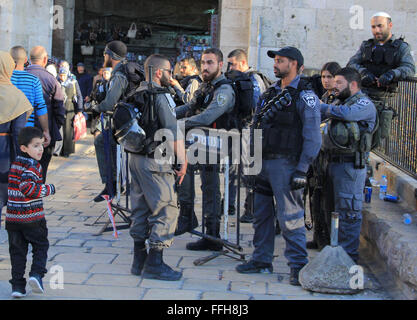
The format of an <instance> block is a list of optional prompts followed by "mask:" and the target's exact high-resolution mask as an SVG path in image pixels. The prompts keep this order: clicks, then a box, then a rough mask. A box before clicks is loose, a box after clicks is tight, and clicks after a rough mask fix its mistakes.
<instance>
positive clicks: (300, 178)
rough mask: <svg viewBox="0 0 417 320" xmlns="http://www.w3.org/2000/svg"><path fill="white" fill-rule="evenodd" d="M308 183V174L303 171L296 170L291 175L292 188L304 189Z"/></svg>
mask: <svg viewBox="0 0 417 320" xmlns="http://www.w3.org/2000/svg"><path fill="white" fill-rule="evenodd" d="M306 184H307V175H306V174H305V173H304V172H301V171H295V172H294V173H293V175H292V176H291V190H298V189H302V188H304V187H305V186H306Z"/></svg>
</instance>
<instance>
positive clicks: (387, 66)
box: [362, 38, 403, 78]
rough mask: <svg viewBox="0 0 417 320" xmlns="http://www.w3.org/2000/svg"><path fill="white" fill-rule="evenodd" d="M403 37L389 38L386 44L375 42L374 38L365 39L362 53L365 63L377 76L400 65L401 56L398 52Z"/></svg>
mask: <svg viewBox="0 0 417 320" xmlns="http://www.w3.org/2000/svg"><path fill="white" fill-rule="evenodd" d="M402 43H403V39H402V38H399V39H395V40H394V41H392V40H389V41H388V42H387V43H385V44H384V45H382V46H381V45H379V44H376V45H375V44H374V39H369V40H367V41H365V44H364V51H363V53H362V61H363V65H364V67H365V68H366V69H368V70H369V71H370V72H372V73H373V74H374V75H375V76H376V77H377V78H379V77H380V76H381V75H383V74H384V73H386V72H387V71H389V70H392V69H395V68H397V67H399V64H400V56H399V54H398V52H399V49H400V46H401V44H402Z"/></svg>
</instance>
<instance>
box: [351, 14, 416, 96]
mask: <svg viewBox="0 0 417 320" xmlns="http://www.w3.org/2000/svg"><path fill="white" fill-rule="evenodd" d="M371 26H372V34H373V35H374V38H371V39H369V40H367V41H364V42H362V44H361V46H360V48H359V50H358V52H357V53H356V54H355V55H354V56H353V57H352V58H350V60H349V62H348V64H347V67H352V68H354V69H356V70H357V71H358V72H359V73H360V74H361V76H362V86H363V90H364V92H365V93H367V95H368V96H369V97H370V98H371V99H373V100H378V101H383V100H384V98H388V97H391V96H392V95H393V93H395V91H396V88H397V82H398V81H400V80H404V79H405V78H407V77H411V76H413V75H414V74H415V72H416V67H415V63H414V59H413V57H412V55H411V48H410V46H409V44H408V43H406V42H404V40H403V39H402V38H396V37H395V36H394V35H393V34H392V32H391V29H392V20H391V16H390V15H389V14H387V13H385V12H378V13H376V14H374V15H373V16H372V18H371Z"/></svg>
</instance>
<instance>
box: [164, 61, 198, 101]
mask: <svg viewBox="0 0 417 320" xmlns="http://www.w3.org/2000/svg"><path fill="white" fill-rule="evenodd" d="M180 75H181V77H182V80H181V82H178V80H176V79H174V78H171V80H170V82H169V83H170V85H171V86H172V87H173V88H174V90H175V93H176V97H177V98H178V100H179V102H180V104H184V103H188V102H190V101H191V100H192V99H193V97H194V94H195V92H196V91H197V89H198V87H199V86H200V83H201V82H202V81H203V80H202V79H201V77H200V75H199V72H198V68H197V65H196V63H195V60H194V59H193V58H184V59H182V60H181V61H180Z"/></svg>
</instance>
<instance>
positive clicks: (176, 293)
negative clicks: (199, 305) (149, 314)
mask: <svg viewBox="0 0 417 320" xmlns="http://www.w3.org/2000/svg"><path fill="white" fill-rule="evenodd" d="M200 295H201V292H200V291H195V290H175V289H148V291H147V292H146V293H145V295H144V297H143V300H197V299H199V296H200Z"/></svg>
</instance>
